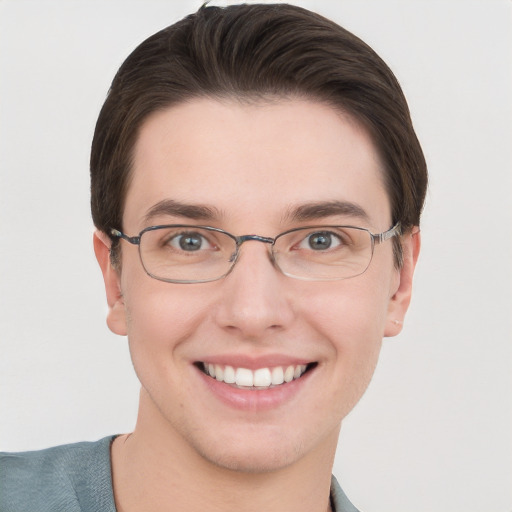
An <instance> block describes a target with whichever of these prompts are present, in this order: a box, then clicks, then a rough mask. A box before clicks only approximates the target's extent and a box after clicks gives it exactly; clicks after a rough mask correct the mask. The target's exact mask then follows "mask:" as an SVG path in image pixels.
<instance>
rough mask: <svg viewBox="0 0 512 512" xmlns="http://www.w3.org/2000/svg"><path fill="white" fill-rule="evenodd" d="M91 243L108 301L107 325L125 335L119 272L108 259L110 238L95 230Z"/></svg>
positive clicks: (124, 312) (113, 330)
mask: <svg viewBox="0 0 512 512" xmlns="http://www.w3.org/2000/svg"><path fill="white" fill-rule="evenodd" d="M93 243H94V253H95V254H96V259H97V260H98V263H99V265H100V268H101V272H102V274H103V281H104V282H105V292H106V294H107V303H108V314H107V325H108V327H109V329H110V330H111V331H112V332H113V333H115V334H119V335H120V336H126V333H127V329H126V310H125V305H124V299H123V294H122V292H121V279H120V274H119V272H118V271H117V270H116V269H115V268H114V267H113V266H112V263H111V261H110V245H111V241H110V238H109V237H108V236H107V235H106V234H105V233H103V231H99V230H97V231H96V232H95V233H94V238H93Z"/></svg>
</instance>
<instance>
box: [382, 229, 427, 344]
mask: <svg viewBox="0 0 512 512" xmlns="http://www.w3.org/2000/svg"><path fill="white" fill-rule="evenodd" d="M420 246H421V235H420V230H419V228H418V227H416V226H415V227H414V228H413V229H412V232H411V233H409V234H407V235H405V236H403V237H402V247H403V265H402V268H401V269H400V271H399V283H398V288H397V289H396V291H395V293H394V294H393V296H392V297H391V299H390V301H389V306H388V315H387V321H386V326H385V329H384V336H386V337H391V336H396V335H397V334H399V333H400V332H401V331H402V327H403V322H404V318H405V314H406V313H407V309H408V308H409V304H410V302H411V294H412V281H413V275H414V269H415V267H416V262H417V261H418V256H419V253H420Z"/></svg>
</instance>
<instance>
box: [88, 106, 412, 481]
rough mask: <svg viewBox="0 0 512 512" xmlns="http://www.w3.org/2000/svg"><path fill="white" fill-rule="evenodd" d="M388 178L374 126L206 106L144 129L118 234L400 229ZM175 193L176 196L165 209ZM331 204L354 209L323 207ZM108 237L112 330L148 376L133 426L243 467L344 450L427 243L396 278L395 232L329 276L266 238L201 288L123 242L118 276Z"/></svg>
mask: <svg viewBox="0 0 512 512" xmlns="http://www.w3.org/2000/svg"><path fill="white" fill-rule="evenodd" d="M382 172H383V171H382V166H381V163H380V160H379V157H378V155H377V152H376V150H375V148H374V146H373V143H372V142H371V140H370V138H369V136H368V135H367V133H366V132H365V131H364V130H363V129H362V128H361V127H360V126H359V125H358V124H357V123H356V122H354V121H353V120H352V119H351V118H349V117H347V116H343V115H341V114H340V113H338V112H336V111H334V110H333V109H332V108H331V107H329V106H326V105H323V104H320V103H316V102H312V101H305V100H298V99H283V100H280V101H272V102H271V101H268V102H263V101H261V102H258V103H252V104H241V103H239V102H236V101H234V100H233V101H228V100H226V101H222V102H221V101H214V100H211V99H197V100H193V101H190V102H188V103H184V104H181V105H178V106H175V107H171V108H169V109H167V110H165V111H162V112H158V113H155V114H153V115H152V116H151V117H150V118H149V119H148V120H147V121H146V122H145V124H144V125H143V127H142V129H141V131H140V135H139V138H138V141H137V144H136V146H135V153H134V164H133V179H132V181H131V184H130V187H129V190H128V194H127V198H126V207H125V211H124V217H123V226H122V228H123V230H124V232H125V233H126V234H128V235H130V236H133V235H136V234H138V233H139V232H140V231H141V230H142V229H144V228H146V227H147V226H150V225H158V224H183V223H185V224H195V225H209V226H213V227H217V228H222V229H224V230H226V231H229V232H230V233H233V234H234V235H245V234H258V235H262V236H267V237H275V236H276V235H278V234H279V233H281V232H283V231H286V230H288V229H292V228H296V227H300V226H306V225H322V224H325V225H340V224H350V225H356V226H360V227H364V228H368V229H369V230H370V231H371V232H373V233H380V232H382V231H385V230H387V229H389V228H390V226H391V223H392V219H391V217H390V205H389V201H388V197H387V194H386V191H385V189H384V186H383V175H382ZM166 200H172V201H173V202H172V203H168V204H167V206H166V207H164V208H158V209H157V211H155V208H154V207H155V205H158V204H162V201H166ZM333 202H337V203H336V204H344V203H350V204H352V205H356V206H358V207H359V210H356V209H352V210H349V211H348V212H347V209H346V208H327V209H326V208H323V207H322V206H325V204H326V203H329V204H331V205H332V204H333ZM178 203H179V204H180V205H181V207H180V208H176V204H178ZM184 205H186V206H187V208H184V207H183V206H184ZM190 206H191V207H193V208H188V207H190ZM196 207H206V208H196ZM306 207H307V208H306ZM306 210H307V215H303V216H301V215H298V214H297V212H300V211H302V212H304V211H306ZM148 214H150V215H149V217H148ZM100 238H101V237H98V238H97V239H96V250H97V254H98V259H99V260H100V264H101V266H102V268H103V272H104V276H105V281H106V288H107V295H108V301H109V306H110V312H109V319H108V322H109V326H110V328H111V329H112V330H113V331H114V332H116V333H118V334H128V339H129V345H130V351H131V356H132V360H133V364H134V367H135V370H136V372H137V375H138V377H139V379H140V382H141V384H142V392H141V404H140V413H139V421H138V424H137V428H138V429H139V430H143V431H145V432H146V433H147V434H148V435H151V436H153V437H154V438H157V439H160V440H161V442H169V440H172V442H175V443H176V444H177V445H179V446H180V447H181V448H180V449H182V450H185V451H188V454H189V456H191V457H197V458H198V460H202V461H206V462H208V463H213V464H215V465H217V466H222V467H226V468H231V469H237V470H241V471H268V470H273V469H278V468H283V467H286V466H289V465H291V464H300V463H303V462H304V461H308V460H312V459H314V458H315V457H320V456H322V457H325V454H328V453H332V454H333V453H334V450H335V446H336V442H337V436H338V431H339V427H340V424H341V421H342V419H343V418H344V417H345V416H346V414H347V413H348V412H349V411H350V410H351V409H352V408H353V406H354V405H355V403H356V402H357V401H358V400H359V398H360V397H361V395H362V393H363V392H364V390H365V389H366V387H367V385H368V383H369V381H370V378H371V376H372V373H373V371H374V368H375V365H376V362H377V358H378V354H379V350H380V346H381V340H382V337H383V336H385V335H394V334H396V333H397V332H398V330H399V327H398V324H397V322H400V321H401V320H403V316H404V314H405V310H406V309H407V305H408V302H409V296H410V281H411V277H412V269H413V267H414V261H415V253H416V252H417V251H416V250H415V249H414V247H413V246H414V243H413V242H411V241H410V239H409V238H407V237H406V239H405V240H404V244H405V253H406V258H405V264H404V268H403V269H402V270H401V271H400V270H397V269H396V268H395V266H394V263H393V254H392V244H391V242H390V241H388V242H385V243H383V244H380V245H376V246H375V251H374V255H373V259H372V262H371V264H370V266H369V268H368V269H367V271H366V272H365V273H364V274H362V275H359V276H357V277H354V278H351V279H346V280H342V281H329V282H325V281H301V280H298V279H293V278H290V277H287V276H285V275H283V274H281V273H280V272H279V271H278V270H277V269H276V268H275V267H274V266H273V264H272V262H271V259H270V256H269V248H268V246H267V245H266V244H263V243H259V242H254V241H251V242H246V243H245V244H244V245H243V246H242V248H241V253H240V257H239V260H238V262H237V264H236V266H235V268H234V269H233V271H232V272H231V273H230V274H229V275H228V276H227V277H225V278H224V279H222V280H219V281H214V282H209V283H200V284H171V283H166V282H162V281H158V280H155V279H152V278H151V277H149V276H148V275H147V274H146V273H145V272H144V270H143V267H142V265H141V262H140V260H139V254H138V250H137V247H136V246H133V245H131V244H128V243H126V242H124V241H122V242H121V244H122V269H121V270H119V271H118V272H116V271H114V270H113V269H112V267H111V266H110V265H109V264H108V249H107V247H106V245H108V243H106V244H105V245H103V243H102V242H101V239H100ZM409 254H410V255H411V256H410V257H409V256H408V255H409ZM205 365H206V367H208V365H211V366H210V367H211V368H213V369H215V371H216V375H217V378H214V377H212V376H210V375H207V374H206V373H205V372H204V366H205ZM290 367H292V368H293V372H295V376H294V378H293V380H291V381H290V382H286V381H285V382H284V383H282V384H278V382H279V381H280V380H281V379H282V378H283V379H284V378H285V376H286V372H287V371H288V379H287V380H289V376H290V374H291V372H292V370H289V368H290ZM219 369H220V370H219ZM231 369H232V370H231ZM237 369H242V370H239V371H238V374H237ZM304 369H305V371H304ZM302 372H304V373H302ZM219 373H220V374H222V375H219ZM232 373H234V374H235V376H236V377H237V378H238V377H239V378H240V379H241V380H239V381H238V382H239V383H241V382H242V381H243V379H245V378H248V379H249V380H250V378H251V377H253V378H256V380H257V382H260V381H259V380H258V379H259V378H262V379H263V380H262V381H261V382H260V384H261V383H264V381H265V379H268V375H271V376H272V377H273V378H275V382H276V384H275V385H272V386H270V387H268V386H267V384H264V385H262V386H260V387H254V386H253V387H251V388H249V387H240V386H238V385H237V384H236V383H234V384H233V383H229V381H231V380H232V379H233V377H229V375H232ZM281 375H283V377H281ZM299 375H300V376H299ZM219 379H220V380H219ZM225 381H228V382H225ZM244 382H245V381H244ZM245 384H247V382H245ZM247 385H248V384H247ZM136 432H137V429H136Z"/></svg>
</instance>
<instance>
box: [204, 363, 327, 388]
mask: <svg viewBox="0 0 512 512" xmlns="http://www.w3.org/2000/svg"><path fill="white" fill-rule="evenodd" d="M317 364H318V363H316V362H313V363H309V364H298V365H288V366H273V367H265V368H257V369H255V370H251V369H249V368H235V367H233V366H229V365H220V364H213V363H208V362H202V361H201V362H197V363H196V364H195V365H196V366H197V368H199V370H201V371H202V372H203V373H204V374H206V375H208V376H209V377H211V378H212V379H215V380H217V381H219V382H224V383H225V384H228V385H230V386H232V387H234V388H238V389H246V390H264V389H271V388H275V387H279V386H283V385H286V384H288V383H290V382H292V381H294V380H298V379H300V378H301V377H303V376H304V375H305V374H306V373H308V372H310V371H311V370H313V368H315V367H316V366H317Z"/></svg>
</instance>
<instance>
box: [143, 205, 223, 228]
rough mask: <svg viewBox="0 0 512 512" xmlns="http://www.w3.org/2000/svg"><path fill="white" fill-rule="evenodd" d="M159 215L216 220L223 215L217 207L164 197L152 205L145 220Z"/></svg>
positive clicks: (147, 220)
mask: <svg viewBox="0 0 512 512" xmlns="http://www.w3.org/2000/svg"><path fill="white" fill-rule="evenodd" d="M159 215H170V216H173V217H185V218H187V219H194V220H199V219H200V220H215V219H218V218H219V217H220V216H221V215H220V212H219V211H218V210H217V209H216V208H213V207H210V206H206V205H195V204H185V203H180V202H179V201H175V200H174V199H164V200H163V201H160V202H158V203H156V204H155V205H154V206H152V207H151V208H150V209H149V210H148V211H147V212H146V215H144V219H143V220H144V222H146V223H147V222H149V221H151V220H152V219H153V218H155V217H158V216H159Z"/></svg>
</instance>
